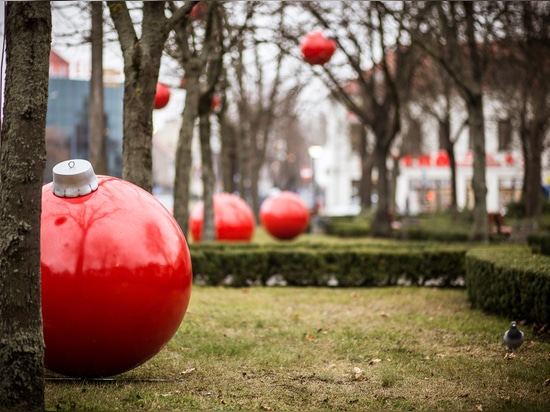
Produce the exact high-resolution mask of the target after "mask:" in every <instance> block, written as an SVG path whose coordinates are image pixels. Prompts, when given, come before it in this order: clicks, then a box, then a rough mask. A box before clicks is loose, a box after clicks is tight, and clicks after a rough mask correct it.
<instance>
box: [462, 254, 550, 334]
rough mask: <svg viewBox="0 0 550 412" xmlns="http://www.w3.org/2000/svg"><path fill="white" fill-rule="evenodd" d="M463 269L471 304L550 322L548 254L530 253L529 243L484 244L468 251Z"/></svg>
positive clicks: (489, 309)
mask: <svg viewBox="0 0 550 412" xmlns="http://www.w3.org/2000/svg"><path fill="white" fill-rule="evenodd" d="M465 269H466V289H467V291H468V297H469V299H470V301H471V303H472V305H473V306H474V307H477V308H480V309H482V310H484V311H487V312H490V313H495V314H498V315H501V316H507V317H509V318H511V319H516V320H525V321H528V322H536V323H540V324H546V323H550V257H546V256H542V255H538V254H532V253H531V250H530V249H529V247H528V246H485V247H479V248H475V249H471V250H469V251H468V253H467V254H466V258H465Z"/></svg>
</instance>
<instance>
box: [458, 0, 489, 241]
mask: <svg viewBox="0 0 550 412" xmlns="http://www.w3.org/2000/svg"><path fill="white" fill-rule="evenodd" d="M463 4H464V10H465V19H466V35H467V41H468V50H469V53H470V59H469V63H470V71H471V76H472V78H471V83H470V85H469V86H470V87H468V90H467V91H466V105H467V106H468V114H469V121H470V133H471V138H472V144H473V152H474V165H473V176H472V187H473V190H474V202H475V203H474V210H473V215H474V216H473V217H474V221H473V225H472V230H471V232H470V239H471V240H480V241H485V242H486V241H488V239H489V231H488V222H487V183H486V158H485V120H484V119H485V117H484V113H483V87H482V86H483V82H482V76H483V71H482V65H481V57H480V56H479V53H478V43H477V41H476V35H475V21H474V7H473V4H472V3H471V2H466V1H465V2H463Z"/></svg>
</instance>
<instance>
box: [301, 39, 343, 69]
mask: <svg viewBox="0 0 550 412" xmlns="http://www.w3.org/2000/svg"><path fill="white" fill-rule="evenodd" d="M336 47H337V46H336V42H335V41H334V40H331V39H327V38H326V37H325V36H324V35H323V33H322V32H320V31H315V32H311V33H309V34H307V35H306V36H305V37H304V39H303V40H302V43H301V44H300V49H301V50H302V57H303V59H304V60H305V61H306V62H307V63H309V64H312V65H313V64H320V65H323V64H325V63H327V62H328V61H329V60H330V59H331V57H332V55H333V54H334V52H335V51H336Z"/></svg>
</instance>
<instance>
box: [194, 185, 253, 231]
mask: <svg viewBox="0 0 550 412" xmlns="http://www.w3.org/2000/svg"><path fill="white" fill-rule="evenodd" d="M203 215H204V203H203V202H202V201H201V202H199V203H197V204H196V206H195V207H194V208H193V210H192V211H191V215H190V216H189V231H190V233H191V238H192V239H193V241H194V242H200V241H201V238H202V224H203ZM255 226H256V222H255V220H254V213H252V209H251V208H250V206H248V204H247V203H246V202H245V201H244V200H242V199H241V198H240V197H238V196H235V195H232V194H230V193H216V194H215V195H214V227H215V228H216V239H217V240H244V241H250V240H251V239H252V236H253V235H254V228H255Z"/></svg>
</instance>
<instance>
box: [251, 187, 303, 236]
mask: <svg viewBox="0 0 550 412" xmlns="http://www.w3.org/2000/svg"><path fill="white" fill-rule="evenodd" d="M260 221H261V222H262V226H263V227H264V229H265V230H266V231H267V232H268V233H269V234H270V235H272V236H273V237H275V238H277V239H281V240H290V239H294V238H295V237H297V236H298V235H300V234H301V233H303V232H304V231H305V230H306V229H307V227H308V224H309V210H308V209H307V207H306V205H305V204H304V202H303V201H302V199H301V198H300V197H299V196H298V195H297V194H295V193H293V192H287V191H285V192H281V193H279V194H278V195H277V196H273V197H268V198H267V199H266V200H264V201H263V203H262V206H261V207H260Z"/></svg>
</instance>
